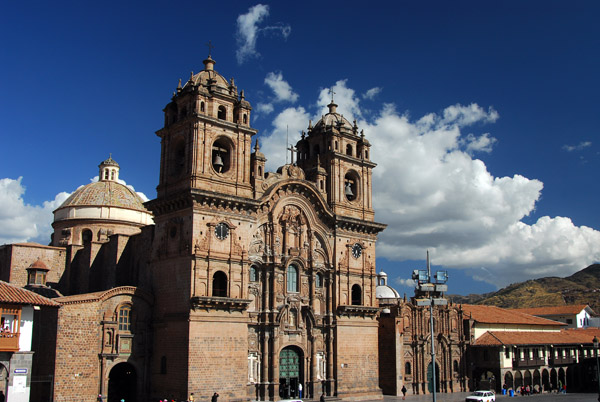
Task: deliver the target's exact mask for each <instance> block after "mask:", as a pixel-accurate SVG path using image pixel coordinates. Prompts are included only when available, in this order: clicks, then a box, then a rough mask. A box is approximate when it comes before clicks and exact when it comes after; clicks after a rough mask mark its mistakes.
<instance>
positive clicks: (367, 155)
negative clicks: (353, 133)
mask: <svg viewBox="0 0 600 402" xmlns="http://www.w3.org/2000/svg"><path fill="white" fill-rule="evenodd" d="M365 159H369V151H367V150H365Z"/></svg>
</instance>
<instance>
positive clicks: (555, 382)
mask: <svg viewBox="0 0 600 402" xmlns="http://www.w3.org/2000/svg"><path fill="white" fill-rule="evenodd" d="M557 387H558V380H557V378H556V370H555V369H552V370H550V389H556V388H557Z"/></svg>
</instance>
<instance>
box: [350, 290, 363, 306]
mask: <svg viewBox="0 0 600 402" xmlns="http://www.w3.org/2000/svg"><path fill="white" fill-rule="evenodd" d="M352 305H353V306H360V305H362V290H361V289H360V286H359V285H352Z"/></svg>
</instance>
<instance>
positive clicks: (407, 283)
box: [394, 278, 416, 289]
mask: <svg viewBox="0 0 600 402" xmlns="http://www.w3.org/2000/svg"><path fill="white" fill-rule="evenodd" d="M394 284H395V285H398V286H402V287H405V288H411V289H412V288H414V287H415V285H416V283H415V281H414V280H412V279H403V278H396V279H394Z"/></svg>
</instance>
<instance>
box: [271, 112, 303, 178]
mask: <svg viewBox="0 0 600 402" xmlns="http://www.w3.org/2000/svg"><path fill="white" fill-rule="evenodd" d="M309 119H310V115H309V114H308V113H307V112H306V110H305V109H304V108H303V107H301V106H300V107H295V108H294V107H290V108H287V109H285V110H283V111H282V112H281V113H279V114H278V115H277V117H275V119H274V120H273V129H272V130H270V131H267V132H266V133H263V135H262V136H261V152H263V153H264V154H265V155H266V156H267V163H266V169H267V170H268V171H275V170H277V168H278V167H279V166H283V165H284V164H285V163H286V161H287V162H288V163H289V162H291V153H290V152H289V151H287V148H288V146H289V145H296V143H297V142H298V140H300V133H301V132H302V130H306V127H307V126H308V120H309ZM286 138H287V139H288V140H287V143H286Z"/></svg>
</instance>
